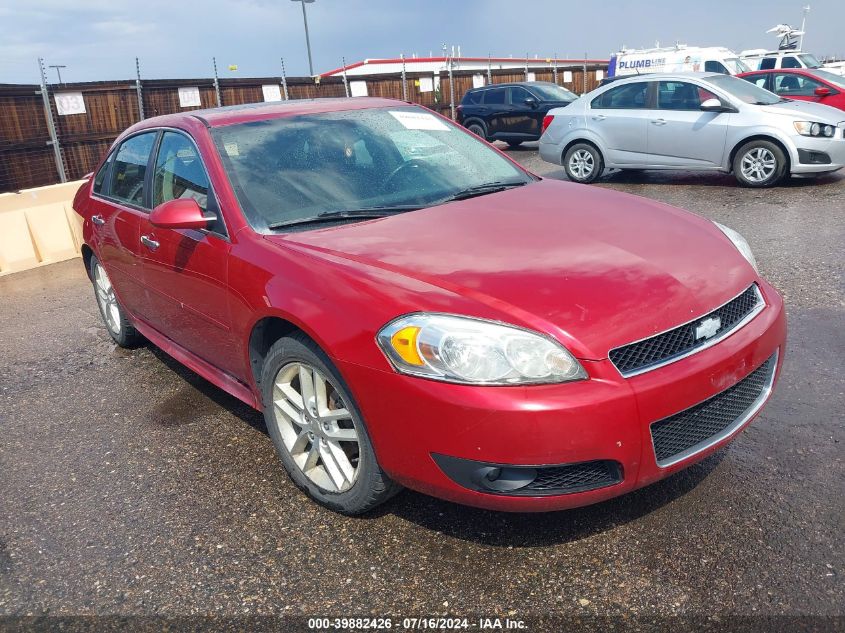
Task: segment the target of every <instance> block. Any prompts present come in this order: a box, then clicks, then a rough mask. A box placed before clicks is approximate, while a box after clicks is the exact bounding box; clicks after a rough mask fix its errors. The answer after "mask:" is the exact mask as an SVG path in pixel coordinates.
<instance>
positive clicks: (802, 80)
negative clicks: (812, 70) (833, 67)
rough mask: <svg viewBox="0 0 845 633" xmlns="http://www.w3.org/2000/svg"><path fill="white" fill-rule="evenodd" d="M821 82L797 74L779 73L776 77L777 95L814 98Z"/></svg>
mask: <svg viewBox="0 0 845 633" xmlns="http://www.w3.org/2000/svg"><path fill="white" fill-rule="evenodd" d="M821 85H822V84H821V82H818V81H816V80H815V79H810V78H809V77H805V76H804V75H799V74H797V73H778V74H777V75H775V94H778V95H783V96H784V97H789V96H792V97H813V96H815V94H816V92H815V91H816V88H818V87H820V86H821Z"/></svg>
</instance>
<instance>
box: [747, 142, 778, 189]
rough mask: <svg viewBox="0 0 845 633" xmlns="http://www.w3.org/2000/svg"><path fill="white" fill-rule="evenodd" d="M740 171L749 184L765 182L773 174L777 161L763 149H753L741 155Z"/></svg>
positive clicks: (769, 152) (770, 153)
mask: <svg viewBox="0 0 845 633" xmlns="http://www.w3.org/2000/svg"><path fill="white" fill-rule="evenodd" d="M740 169H741V170H742V175H743V176H744V177H745V178H746V180H748V181H749V182H765V181H766V180H768V179H769V178H771V177H772V174H774V173H775V170H776V169H777V159H776V158H775V155H774V154H773V153H772V152H771V151H769V150H768V149H766V148H765V147H755V148H753V149H751V150H749V151H748V152H746V153H745V154H744V155H743V157H742V161H741V163H740Z"/></svg>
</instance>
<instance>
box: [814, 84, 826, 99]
mask: <svg viewBox="0 0 845 633" xmlns="http://www.w3.org/2000/svg"><path fill="white" fill-rule="evenodd" d="M813 92H814V93H815V95H816V96H817V97H826V96H828V95H829V94H830V88H828V87H827V86H819V87H818V88H816V89H815V90H814V91H813Z"/></svg>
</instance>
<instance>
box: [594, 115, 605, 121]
mask: <svg viewBox="0 0 845 633" xmlns="http://www.w3.org/2000/svg"><path fill="white" fill-rule="evenodd" d="M606 118H607V117H606V116H605V115H603V114H594V115H593V121H604V120H605V119H606Z"/></svg>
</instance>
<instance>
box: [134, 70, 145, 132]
mask: <svg viewBox="0 0 845 633" xmlns="http://www.w3.org/2000/svg"><path fill="white" fill-rule="evenodd" d="M135 91H136V92H137V93H138V116H139V117H140V120H141V121H143V120H144V93H143V91H142V89H141V63H140V62H139V61H138V58H137V57H136V58H135Z"/></svg>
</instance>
